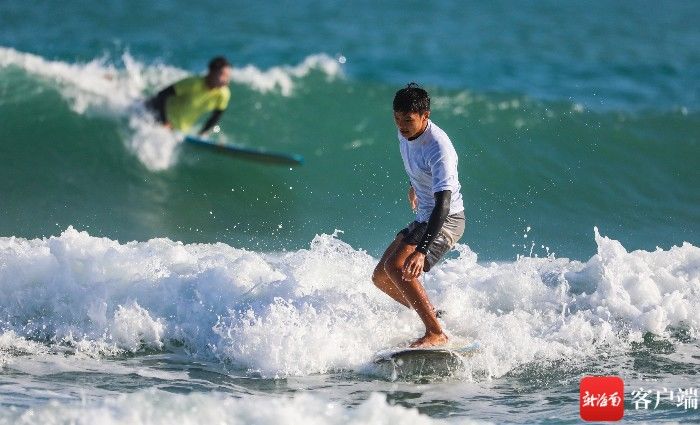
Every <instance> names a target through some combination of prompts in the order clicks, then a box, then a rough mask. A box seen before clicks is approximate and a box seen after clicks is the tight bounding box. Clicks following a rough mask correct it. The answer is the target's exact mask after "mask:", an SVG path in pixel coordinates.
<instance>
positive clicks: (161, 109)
mask: <svg viewBox="0 0 700 425" xmlns="http://www.w3.org/2000/svg"><path fill="white" fill-rule="evenodd" d="M170 96H175V85H174V84H173V85H170V86H168V87H166V88H164V89H163V90H161V91H159V92H158V94H156V95H155V96H153V97H152V98H150V99H148V101H147V102H146V105H147V106H148V107H149V108H150V109H151V110H152V111H153V112H155V114H156V118H157V119H158V121H159V122H161V123H163V124H166V125H167V124H168V118H167V116H166V114H165V102H166V101H167V100H168V98H169V97H170Z"/></svg>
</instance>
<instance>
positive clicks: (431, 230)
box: [416, 190, 452, 254]
mask: <svg viewBox="0 0 700 425" xmlns="http://www.w3.org/2000/svg"><path fill="white" fill-rule="evenodd" d="M451 199H452V191H449V190H443V191H440V192H435V207H434V208H433V212H432V213H430V218H429V219H428V226H427V228H426V229H425V234H424V235H423V239H421V241H420V242H419V243H418V246H416V251H418V252H422V253H423V254H427V253H428V247H430V244H431V243H432V242H433V241H434V240H435V238H436V237H437V235H438V233H439V232H440V229H442V225H443V224H445V219H446V218H447V215H448V214H449V213H450V200H451Z"/></svg>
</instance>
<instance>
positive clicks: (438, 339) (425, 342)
mask: <svg viewBox="0 0 700 425" xmlns="http://www.w3.org/2000/svg"><path fill="white" fill-rule="evenodd" d="M445 344H447V335H445V334H444V333H440V334H430V333H428V334H425V336H423V337H422V338H418V339H417V340H415V341H413V342H412V343H411V345H410V346H409V347H411V348H425V347H436V346H438V345H445Z"/></svg>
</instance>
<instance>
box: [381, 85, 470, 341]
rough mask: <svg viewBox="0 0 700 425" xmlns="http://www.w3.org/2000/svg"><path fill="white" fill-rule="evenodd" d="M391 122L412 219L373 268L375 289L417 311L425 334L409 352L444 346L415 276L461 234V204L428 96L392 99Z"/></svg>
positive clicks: (451, 154)
mask: <svg viewBox="0 0 700 425" xmlns="http://www.w3.org/2000/svg"><path fill="white" fill-rule="evenodd" d="M393 109H394V122H395V123H396V126H397V128H398V132H399V134H398V138H399V144H400V149H401V157H402V159H403V163H404V167H405V169H406V172H407V173H408V177H409V179H410V182H411V186H410V188H409V190H408V200H409V204H410V205H411V208H413V210H414V211H415V212H416V219H415V221H413V222H412V223H410V224H409V225H408V227H406V228H405V229H403V230H401V231H400V232H399V233H398V235H397V236H396V239H394V241H393V242H392V243H391V244H390V245H389V247H388V248H387V249H386V251H385V252H384V254H383V255H382V258H381V260H379V264H377V267H376V268H375V269H374V273H373V275H372V281H373V282H374V284H375V285H376V286H377V287H378V288H379V289H381V290H382V291H383V292H385V293H386V294H387V295H389V296H390V297H391V298H393V299H394V300H396V301H397V302H399V303H401V304H403V305H405V306H406V307H408V308H413V309H414V310H416V312H417V313H418V315H419V316H420V318H421V320H422V321H423V324H424V325H425V335H424V336H423V337H421V338H419V339H417V340H415V341H414V342H412V343H411V347H430V346H436V345H443V344H445V343H447V335H445V333H444V331H443V330H442V327H441V326H440V323H439V322H438V321H437V317H436V314H435V309H434V308H433V306H432V304H431V303H430V300H429V299H428V296H427V294H426V292H425V288H423V285H421V283H420V281H419V280H418V277H419V276H420V274H421V273H422V272H423V271H426V272H427V271H428V270H430V268H431V267H432V266H433V265H435V263H436V262H437V261H438V260H439V259H440V258H441V257H442V256H443V255H444V254H445V253H446V252H447V251H449V250H450V249H451V248H452V247H453V246H454V244H455V243H456V242H457V240H458V239H459V238H460V237H461V236H462V234H463V233H464V225H465V218H464V205H463V203H462V195H461V193H460V188H461V187H460V184H459V178H458V175H457V153H456V152H455V149H454V147H453V146H452V142H451V141H450V138H449V137H448V136H447V134H445V132H444V131H442V130H441V129H440V128H439V127H438V126H437V125H435V123H433V122H432V121H431V120H430V96H429V95H428V93H427V92H426V91H425V90H424V89H422V88H420V87H419V86H418V85H417V84H415V83H410V84H408V85H407V86H406V87H405V88H403V89H401V90H399V91H397V92H396V95H395V96H394V103H393Z"/></svg>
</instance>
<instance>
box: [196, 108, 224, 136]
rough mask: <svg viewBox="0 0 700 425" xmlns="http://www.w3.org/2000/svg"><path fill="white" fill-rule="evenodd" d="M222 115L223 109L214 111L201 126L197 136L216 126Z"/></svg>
mask: <svg viewBox="0 0 700 425" xmlns="http://www.w3.org/2000/svg"><path fill="white" fill-rule="evenodd" d="M223 113H224V110H223V109H215V110H214V111H212V113H211V116H210V117H209V119H208V120H207V122H205V123H204V125H203V126H202V129H201V130H200V131H199V134H200V135H201V134H204V133H206V132H207V131H209V130H211V129H212V128H213V127H214V126H215V125H216V123H218V122H219V120H220V119H221V115H223Z"/></svg>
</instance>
